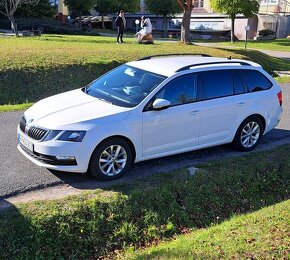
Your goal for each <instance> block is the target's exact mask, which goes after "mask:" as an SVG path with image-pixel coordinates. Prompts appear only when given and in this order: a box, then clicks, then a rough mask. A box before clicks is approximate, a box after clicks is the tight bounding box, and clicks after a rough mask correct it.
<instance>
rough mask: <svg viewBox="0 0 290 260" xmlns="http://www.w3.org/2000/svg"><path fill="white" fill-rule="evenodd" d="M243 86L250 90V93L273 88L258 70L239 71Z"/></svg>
mask: <svg viewBox="0 0 290 260" xmlns="http://www.w3.org/2000/svg"><path fill="white" fill-rule="evenodd" d="M238 74H239V75H240V77H241V79H242V82H243V84H244V85H245V86H246V88H247V89H248V92H254V91H260V90H266V89H269V88H271V87H272V83H271V81H269V80H268V79H267V78H266V77H265V76H264V75H263V74H262V73H261V72H259V71H256V70H239V72H238Z"/></svg>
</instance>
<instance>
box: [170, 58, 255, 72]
mask: <svg viewBox="0 0 290 260" xmlns="http://www.w3.org/2000/svg"><path fill="white" fill-rule="evenodd" d="M229 63H231V64H237V63H238V64H240V65H244V66H252V65H251V64H250V63H248V62H245V61H234V60H228V61H226V60H225V61H209V62H203V63H195V64H191V65H186V66H184V67H182V68H180V69H178V70H176V71H175V72H180V71H184V70H189V69H190V68H191V67H196V66H203V65H212V64H229Z"/></svg>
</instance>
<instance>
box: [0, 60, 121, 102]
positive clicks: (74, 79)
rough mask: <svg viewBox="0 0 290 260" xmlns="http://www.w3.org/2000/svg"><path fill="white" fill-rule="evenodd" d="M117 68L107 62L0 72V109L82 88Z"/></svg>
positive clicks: (116, 63) (115, 63) (117, 64)
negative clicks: (7, 105) (2, 106)
mask: <svg viewBox="0 0 290 260" xmlns="http://www.w3.org/2000/svg"><path fill="white" fill-rule="evenodd" d="M120 64H121V63H120V62H117V61H111V62H107V63H106V62H99V63H92V64H75V65H68V66H62V67H56V68H53V67H51V68H39V69H26V70H24V69H23V70H16V69H14V70H6V71H0V78H1V82H0V89H1V92H0V105H4V104H9V103H10V104H14V103H15V104H19V103H25V102H35V101H38V100H40V99H42V98H45V97H47V96H50V95H54V94H58V93H61V92H64V91H67V90H72V89H75V88H80V87H83V86H85V85H86V84H88V83H90V82H91V81H93V80H94V79H96V78H98V77H99V76H101V75H102V74H104V73H105V72H107V71H109V70H111V69H113V68H115V67H117V66H119V65H120Z"/></svg>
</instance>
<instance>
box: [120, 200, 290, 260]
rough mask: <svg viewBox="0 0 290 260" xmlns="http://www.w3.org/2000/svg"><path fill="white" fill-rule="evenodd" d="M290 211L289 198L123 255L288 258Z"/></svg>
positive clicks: (143, 257) (130, 257)
mask: <svg viewBox="0 0 290 260" xmlns="http://www.w3.org/2000/svg"><path fill="white" fill-rule="evenodd" d="M289 213H290V200H287V201H285V202H282V203H278V204H276V205H274V206H271V207H267V208H264V209H261V210H259V211H257V212H255V213H251V214H246V215H243V216H238V217H233V218H232V219H231V220H229V221H225V222H223V223H222V224H219V225H213V226H212V227H210V228H207V229H201V230H197V231H193V232H192V233H190V234H187V235H180V236H177V237H176V238H175V239H174V241H171V242H166V243H161V244H160V245H158V246H154V247H150V248H148V249H146V250H141V251H137V252H135V253H133V254H127V255H125V256H124V255H123V256H122V258H126V259H138V260H139V259H140V260H141V259H201V260H203V259H287V257H289V253H290V252H289V248H290V228H289V220H290V216H289ZM120 258H121V257H120Z"/></svg>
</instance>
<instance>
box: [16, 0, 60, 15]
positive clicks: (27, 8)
mask: <svg viewBox="0 0 290 260" xmlns="http://www.w3.org/2000/svg"><path fill="white" fill-rule="evenodd" d="M55 12H56V10H55V7H54V6H52V5H51V3H50V1H49V0H40V1H39V2H38V4H37V5H23V6H21V7H20V8H19V9H18V10H17V11H16V13H15V16H16V17H37V18H41V17H52V16H53V15H54V14H55Z"/></svg>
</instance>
